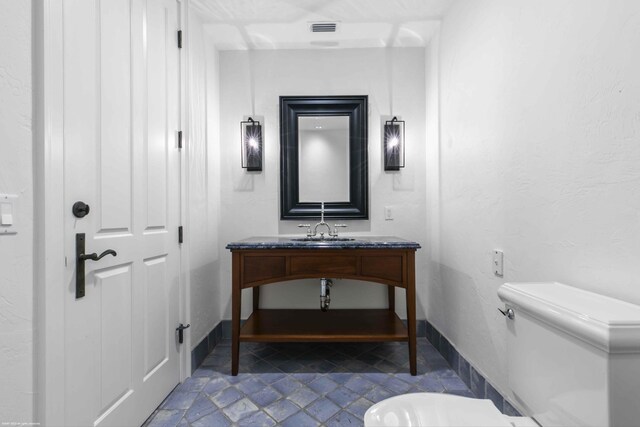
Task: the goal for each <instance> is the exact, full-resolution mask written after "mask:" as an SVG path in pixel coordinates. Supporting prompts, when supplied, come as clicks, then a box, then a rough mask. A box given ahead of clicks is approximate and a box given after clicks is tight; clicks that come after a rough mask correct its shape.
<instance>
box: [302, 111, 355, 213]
mask: <svg viewBox="0 0 640 427" xmlns="http://www.w3.org/2000/svg"><path fill="white" fill-rule="evenodd" d="M298 133H299V134H298V144H299V149H298V179H299V184H298V185H299V188H298V191H299V194H298V195H299V200H300V202H302V203H305V202H347V201H349V117H348V116H299V117H298Z"/></svg>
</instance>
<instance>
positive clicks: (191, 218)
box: [185, 12, 221, 348]
mask: <svg viewBox="0 0 640 427" xmlns="http://www.w3.org/2000/svg"><path fill="white" fill-rule="evenodd" d="M188 36H189V51H188V53H189V75H188V85H189V105H188V115H189V117H188V123H189V128H188V134H187V137H188V138H187V141H186V143H187V148H186V152H187V153H188V165H187V172H186V174H187V180H188V185H187V193H188V195H187V197H188V209H187V223H186V224H185V226H186V228H187V240H186V245H187V246H188V251H189V264H190V266H189V283H190V290H191V295H190V310H191V316H190V318H189V321H190V322H191V326H192V328H191V346H192V348H193V347H195V346H196V345H197V344H198V343H199V342H200V341H202V339H203V338H204V337H205V336H206V335H207V334H208V333H209V332H211V330H212V329H213V328H214V327H215V326H216V325H217V324H218V322H219V321H220V320H221V317H220V302H219V301H220V285H219V283H218V280H217V279H218V277H219V263H220V260H219V256H220V253H219V248H218V228H219V200H220V172H219V168H218V167H217V159H218V157H219V155H218V152H219V142H218V134H219V132H218V129H219V121H220V113H219V111H218V109H219V100H218V97H219V88H218V78H217V73H218V65H217V61H218V59H217V53H216V51H215V50H214V48H213V47H212V45H211V44H210V43H208V40H207V36H206V34H205V33H204V31H203V27H202V22H201V20H200V18H199V17H198V16H197V15H196V14H194V13H193V12H190V13H189V32H188Z"/></svg>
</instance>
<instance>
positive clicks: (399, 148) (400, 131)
mask: <svg viewBox="0 0 640 427" xmlns="http://www.w3.org/2000/svg"><path fill="white" fill-rule="evenodd" d="M403 167H404V121H402V120H398V118H397V117H394V118H393V119H391V120H387V121H386V122H385V123H384V170H386V171H397V170H400V168H403Z"/></svg>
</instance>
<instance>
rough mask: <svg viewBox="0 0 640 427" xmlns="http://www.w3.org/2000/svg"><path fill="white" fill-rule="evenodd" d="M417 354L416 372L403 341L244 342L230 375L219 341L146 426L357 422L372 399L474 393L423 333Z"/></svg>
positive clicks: (225, 348)
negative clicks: (237, 368) (412, 371)
mask: <svg viewBox="0 0 640 427" xmlns="http://www.w3.org/2000/svg"><path fill="white" fill-rule="evenodd" d="M417 359H418V375H417V376H415V377H413V376H411V375H409V373H408V372H409V357H408V348H407V344H406V343H361V344H356V343H331V344H326V343H318V344H309V343H270V344H262V343H242V344H241V345H240V374H239V375H238V376H235V377H233V376H231V375H230V373H231V343H230V341H222V342H221V343H219V344H218V345H217V346H216V347H215V348H214V350H213V351H212V352H211V354H210V355H209V356H208V357H207V358H206V359H205V361H204V363H203V364H202V365H201V366H200V367H199V368H198V369H197V370H196V371H195V372H194V374H193V376H192V377H191V378H188V379H187V380H186V381H185V382H184V383H182V384H180V385H179V386H178V387H176V389H175V390H174V391H173V392H172V393H171V394H170V395H169V396H168V397H167V398H166V399H165V401H164V402H163V403H162V405H160V407H159V408H158V409H157V410H156V411H155V412H154V413H153V414H152V415H151V417H149V419H148V420H147V421H146V422H145V424H144V426H145V427H160V426H162V427H175V426H180V427H188V426H193V427H200V426H202V427H204V426H209V427H211V426H215V427H218V426H231V425H237V426H276V425H282V426H285V427H286V426H295V427H304V426H344V425H350V426H354V425H355V426H358V425H362V424H363V421H362V420H363V417H364V413H365V412H366V410H367V409H368V408H369V407H370V406H371V405H373V404H374V403H376V402H379V401H381V400H384V399H386V398H388V397H391V396H395V395H398V394H405V393H416V392H424V391H429V392H436V393H451V394H457V395H462V396H471V397H473V394H472V393H471V391H470V390H469V388H468V387H467V386H466V385H465V383H464V382H463V381H462V380H461V379H460V378H459V377H458V376H457V375H456V373H455V372H454V371H453V370H452V369H451V368H450V367H449V365H448V364H447V362H446V361H445V360H444V359H443V357H442V356H441V355H440V353H438V351H437V350H436V349H435V348H434V347H432V346H431V344H429V342H428V341H427V340H426V339H424V338H418V358H417Z"/></svg>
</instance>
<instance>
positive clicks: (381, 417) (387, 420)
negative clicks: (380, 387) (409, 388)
mask: <svg viewBox="0 0 640 427" xmlns="http://www.w3.org/2000/svg"><path fill="white" fill-rule="evenodd" d="M364 425H365V426H366V427H391V426H394V427H398V426H402V427H414V426H420V427H424V426H456V427H538V424H536V423H535V422H534V421H533V420H532V419H531V418H527V417H510V416H508V415H504V414H502V413H500V411H498V409H497V408H496V407H495V405H494V404H493V402H492V401H490V400H487V399H471V398H468V397H462V396H455V395H451V394H440V393H411V394H403V395H400V396H395V397H390V398H389V399H386V400H383V401H382V402H379V403H376V404H375V405H373V406H371V408H369V410H368V411H367V412H366V413H365V415H364Z"/></svg>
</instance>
